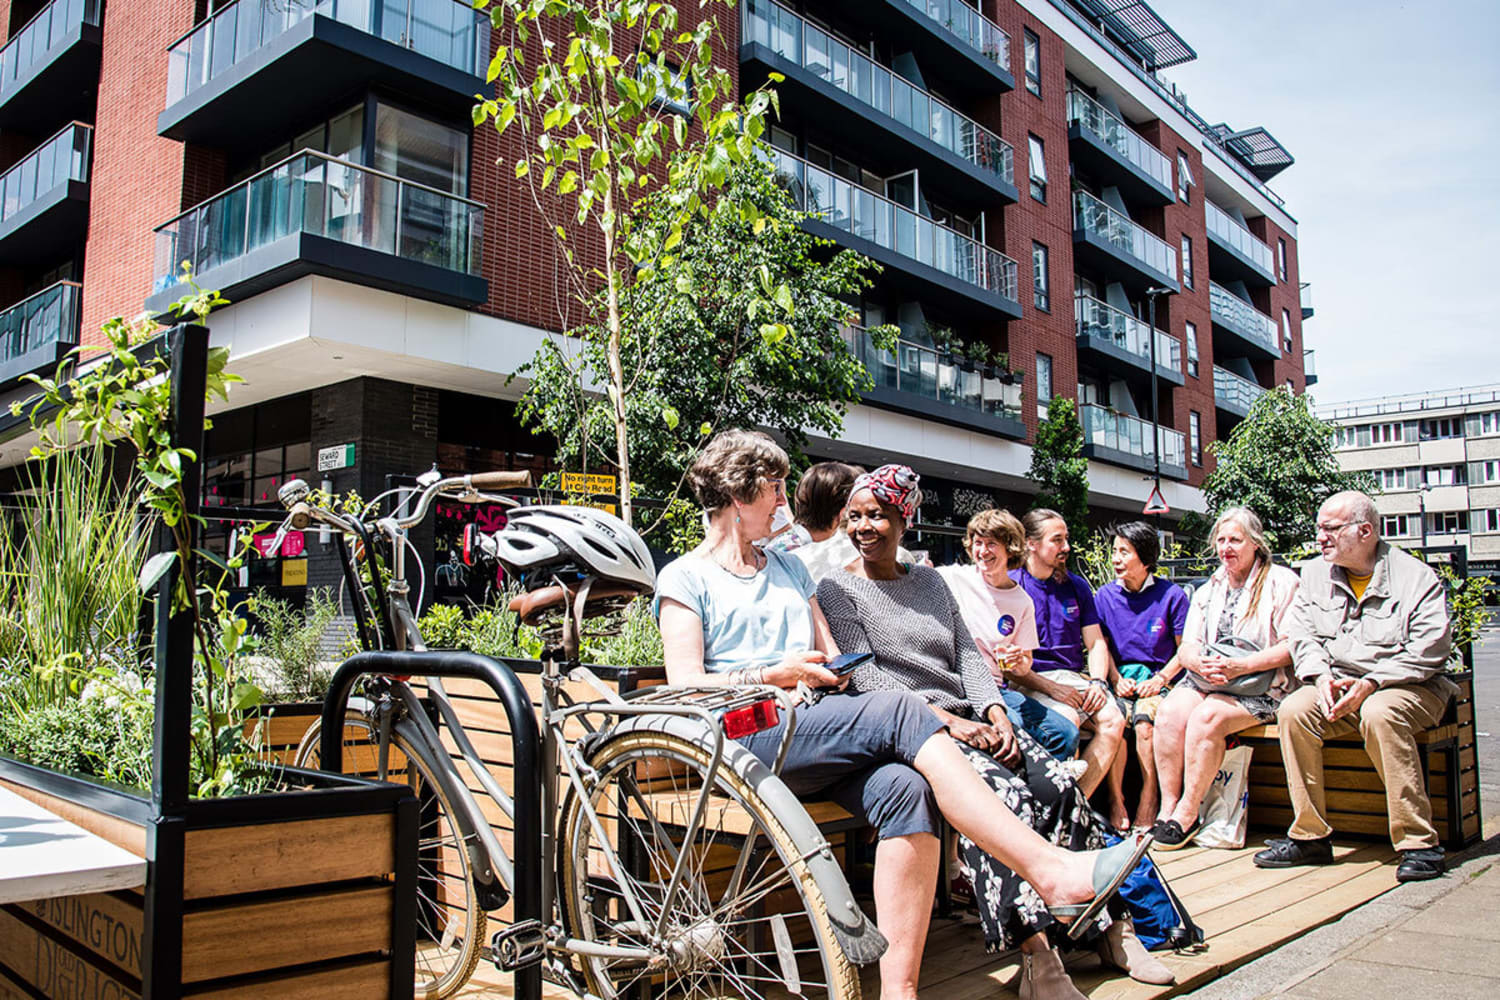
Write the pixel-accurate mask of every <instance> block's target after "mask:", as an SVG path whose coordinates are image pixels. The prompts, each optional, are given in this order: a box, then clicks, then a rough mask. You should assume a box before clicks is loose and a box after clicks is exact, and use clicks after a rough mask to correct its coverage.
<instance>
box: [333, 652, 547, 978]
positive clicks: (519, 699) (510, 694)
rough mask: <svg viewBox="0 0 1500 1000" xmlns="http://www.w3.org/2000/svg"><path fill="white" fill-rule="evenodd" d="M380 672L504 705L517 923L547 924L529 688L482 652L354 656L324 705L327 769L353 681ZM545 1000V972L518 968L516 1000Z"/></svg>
mask: <svg viewBox="0 0 1500 1000" xmlns="http://www.w3.org/2000/svg"><path fill="white" fill-rule="evenodd" d="M377 674H397V675H407V676H417V677H467V678H469V679H470V680H476V681H483V682H484V683H486V684H488V685H489V686H490V688H491V689H493V690H494V692H495V696H496V697H497V698H499V699H500V704H501V705H503V706H504V707H505V717H506V719H507V720H508V721H509V723H510V732H511V739H512V740H514V742H515V746H514V760H515V763H514V774H515V788H514V790H513V792H512V800H513V802H514V803H515V810H516V815H515V857H516V860H517V861H518V862H519V861H521V860H522V859H525V860H526V861H527V862H528V863H526V864H517V865H516V866H515V873H516V884H515V885H513V886H511V905H512V906H513V907H514V908H515V909H514V913H515V918H514V919H515V923H518V924H519V923H521V922H522V921H524V920H537V921H540V922H541V923H543V924H545V923H546V922H547V921H546V916H545V915H544V914H543V913H542V866H541V865H540V864H536V863H535V862H536V861H537V860H539V859H540V858H541V856H542V818H543V817H542V772H541V731H540V729H539V728H538V726H537V721H536V713H535V711H534V710H533V708H532V705H531V696H530V695H529V694H528V693H527V691H526V688H525V686H524V685H522V684H521V681H520V679H519V678H517V677H516V675H515V672H514V671H513V670H511V669H510V668H509V667H507V666H506V665H505V664H503V663H501V662H499V661H498V660H494V659H491V658H490V657H488V656H480V655H479V654H477V653H469V652H464V651H460V650H439V651H432V650H429V651H428V652H425V653H414V652H394V651H381V652H365V653H356V654H354V655H353V656H351V657H349V659H347V660H345V661H344V662H343V663H342V664H341V665H340V666H339V668H338V670H337V671H335V673H334V675H333V680H332V681H331V682H330V683H329V686H328V695H327V697H326V698H325V699H324V701H323V723H322V731H321V733H320V738H319V752H320V754H321V759H322V766H323V770H325V771H333V772H335V773H339V772H342V770H343V764H344V762H343V756H344V741H343V732H344V717H345V715H346V713H347V710H348V705H349V694H350V692H352V691H353V690H354V682H355V681H356V680H358V679H359V678H360V677H365V676H370V675H377ZM411 919H412V921H413V922H415V920H416V914H415V913H413V914H412V915H411ZM541 995H542V974H541V967H540V966H536V965H533V966H531V967H529V968H526V969H519V970H517V971H516V973H515V996H516V998H517V1000H540V997H541Z"/></svg>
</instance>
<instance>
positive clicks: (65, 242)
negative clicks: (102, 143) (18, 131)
mask: <svg viewBox="0 0 1500 1000" xmlns="http://www.w3.org/2000/svg"><path fill="white" fill-rule="evenodd" d="M93 136H94V130H93V129H92V128H90V127H89V126H87V125H82V124H79V123H78V122H73V123H72V124H71V125H69V126H68V127H67V128H65V129H63V130H62V131H61V132H59V133H57V134H56V135H54V136H53V137H52V138H50V139H48V140H47V141H46V142H44V143H42V144H41V145H40V146H38V147H37V148H36V149H34V150H32V151H31V152H30V153H28V154H27V155H26V158H25V159H23V160H21V162H20V163H17V164H16V165H15V166H13V167H11V168H10V169H9V170H7V171H6V172H5V174H4V175H3V176H0V264H21V263H30V264H38V263H46V262H49V261H51V260H54V259H56V258H59V257H62V256H65V255H67V254H69V253H71V252H72V251H73V250H74V249H75V248H76V247H77V246H79V245H80V244H82V242H83V238H84V233H85V232H86V230H87V228H88V219H89V152H90V146H91V143H92V141H93Z"/></svg>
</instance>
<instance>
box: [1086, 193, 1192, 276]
mask: <svg viewBox="0 0 1500 1000" xmlns="http://www.w3.org/2000/svg"><path fill="white" fill-rule="evenodd" d="M1073 228H1074V229H1082V230H1083V231H1084V232H1086V233H1093V234H1094V235H1096V236H1098V237H1100V238H1102V239H1103V240H1105V241H1106V242H1107V243H1109V245H1110V246H1113V247H1115V248H1117V249H1119V250H1121V251H1122V252H1124V253H1127V254H1129V255H1130V256H1132V257H1134V258H1135V259H1136V260H1138V261H1140V262H1141V263H1143V264H1145V265H1146V266H1147V267H1149V268H1151V269H1152V270H1153V271H1156V272H1157V273H1159V274H1165V275H1167V276H1168V277H1170V278H1171V279H1172V280H1173V281H1176V280H1177V251H1176V250H1174V249H1172V247H1171V246H1170V245H1169V244H1168V243H1167V241H1166V240H1163V239H1162V238H1161V237H1159V236H1157V235H1155V234H1154V233H1151V232H1148V231H1147V230H1146V228H1145V227H1143V226H1141V225H1139V224H1138V223H1135V222H1132V221H1131V219H1130V216H1128V215H1126V214H1125V213H1124V212H1121V211H1118V210H1116V209H1113V208H1110V207H1109V206H1108V205H1106V204H1105V203H1104V202H1102V201H1100V200H1099V199H1098V198H1095V197H1094V196H1093V195H1091V194H1089V193H1088V192H1087V191H1074V192H1073Z"/></svg>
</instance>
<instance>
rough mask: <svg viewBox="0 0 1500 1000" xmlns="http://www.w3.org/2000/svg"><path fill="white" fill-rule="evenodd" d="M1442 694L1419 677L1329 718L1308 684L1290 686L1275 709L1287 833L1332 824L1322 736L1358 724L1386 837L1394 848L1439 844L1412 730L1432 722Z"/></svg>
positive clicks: (1315, 834)
mask: <svg viewBox="0 0 1500 1000" xmlns="http://www.w3.org/2000/svg"><path fill="white" fill-rule="evenodd" d="M1447 705H1448V699H1447V698H1446V697H1445V696H1444V695H1441V694H1435V693H1434V692H1432V691H1431V690H1429V689H1428V688H1426V687H1423V686H1421V685H1415V684H1414V685H1398V686H1395V687H1387V688H1381V689H1380V690H1378V691H1376V692H1375V693H1374V694H1372V695H1370V697H1368V698H1366V699H1365V701H1364V704H1362V705H1360V707H1359V711H1357V712H1355V713H1354V714H1353V715H1346V716H1344V717H1342V718H1340V719H1339V720H1338V721H1336V722H1329V721H1328V720H1327V719H1326V718H1324V716H1323V710H1322V709H1321V708H1319V707H1318V689H1317V688H1316V687H1315V686H1314V685H1311V684H1308V685H1305V686H1303V687H1300V688H1298V689H1297V690H1295V691H1293V692H1292V693H1291V694H1289V695H1287V696H1286V699H1285V700H1284V701H1282V703H1281V707H1280V708H1279V709H1277V711H1276V724H1277V726H1278V728H1279V729H1280V732H1281V759H1282V761H1283V762H1284V764H1285V765H1286V783H1287V789H1288V790H1289V791H1290V792H1291V796H1292V827H1291V829H1290V830H1289V831H1288V834H1289V835H1290V836H1291V838H1292V839H1293V840H1317V839H1319V838H1321V837H1326V836H1328V835H1329V834H1331V833H1332V832H1333V827H1331V826H1329V825H1328V805H1327V802H1326V800H1325V788H1324V785H1323V741H1324V740H1327V739H1337V738H1339V737H1343V736H1351V735H1353V734H1354V733H1356V732H1358V733H1359V734H1360V735H1361V736H1362V737H1363V738H1364V741H1365V751H1366V752H1367V753H1368V754H1369V755H1370V760H1371V761H1373V762H1374V764H1375V770H1376V771H1378V772H1379V773H1380V780H1381V781H1382V782H1383V783H1384V785H1385V801H1386V811H1387V814H1388V816H1389V818H1390V824H1391V844H1392V845H1393V846H1394V847H1395V848H1396V849H1397V850H1399V851H1411V850H1417V849H1420V848H1425V847H1436V846H1437V845H1438V834H1437V829H1436V827H1434V826H1433V825H1432V803H1431V801H1429V799H1428V797H1427V776H1426V775H1425V774H1423V773H1422V763H1421V758H1420V757H1419V756H1418V754H1417V733H1420V732H1421V731H1422V730H1424V729H1427V728H1429V727H1431V726H1435V725H1437V723H1438V720H1439V719H1441V718H1442V716H1443V710H1444V709H1445V708H1446V707H1447Z"/></svg>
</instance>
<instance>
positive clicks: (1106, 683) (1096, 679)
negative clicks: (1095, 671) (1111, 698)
mask: <svg viewBox="0 0 1500 1000" xmlns="http://www.w3.org/2000/svg"><path fill="white" fill-rule="evenodd" d="M1089 684H1090V685H1093V684H1097V685H1099V686H1100V687H1102V688H1103V689H1104V690H1105V691H1106V692H1108V691H1109V681H1107V680H1104V679H1103V678H1102V677H1090V678H1089Z"/></svg>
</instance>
